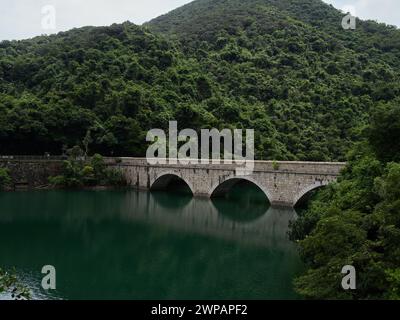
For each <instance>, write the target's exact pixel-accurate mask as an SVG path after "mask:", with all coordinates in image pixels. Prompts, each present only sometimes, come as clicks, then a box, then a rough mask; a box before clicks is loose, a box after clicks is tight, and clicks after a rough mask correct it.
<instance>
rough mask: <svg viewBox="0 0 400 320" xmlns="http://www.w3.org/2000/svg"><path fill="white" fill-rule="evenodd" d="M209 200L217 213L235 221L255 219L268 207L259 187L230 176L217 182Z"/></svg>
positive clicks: (266, 198)
mask: <svg viewBox="0 0 400 320" xmlns="http://www.w3.org/2000/svg"><path fill="white" fill-rule="evenodd" d="M211 200H212V202H213V205H214V207H215V208H216V209H217V210H218V212H219V213H221V214H222V215H223V216H225V217H226V218H228V219H229V220H232V221H237V222H251V221H255V220H257V219H259V218H260V217H261V216H263V215H264V214H266V213H267V211H268V209H269V207H270V203H269V199H268V196H267V194H266V193H265V192H264V191H263V190H262V189H261V187H259V186H258V185H257V183H255V182H253V181H250V180H247V179H244V178H232V179H228V180H226V181H224V182H223V183H221V184H219V185H218V186H217V187H216V188H215V189H214V190H213V191H212V193H211Z"/></svg>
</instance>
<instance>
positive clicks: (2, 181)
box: [0, 168, 11, 190]
mask: <svg viewBox="0 0 400 320" xmlns="http://www.w3.org/2000/svg"><path fill="white" fill-rule="evenodd" d="M10 184H11V177H10V174H9V172H8V170H7V169H5V168H0V190H4V189H6V188H7V187H9V186H10Z"/></svg>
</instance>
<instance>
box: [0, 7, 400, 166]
mask: <svg viewBox="0 0 400 320" xmlns="http://www.w3.org/2000/svg"><path fill="white" fill-rule="evenodd" d="M337 17H341V13H340V12H338V11H337V10H335V9H334V8H333V7H330V6H327V5H326V4H323V3H322V2H321V1H319V0H307V1H301V2H300V1H298V0H285V1H272V0H242V1H238V0H213V1H210V0H198V1H195V2H193V3H191V4H188V5H186V6H184V7H182V8H180V9H177V10H175V11H172V12H171V13H169V14H167V15H165V16H163V17H160V18H157V19H155V20H153V21H152V22H150V23H148V24H146V25H145V26H143V27H139V26H135V25H133V24H131V23H124V24H122V25H112V26H110V27H101V28H93V27H88V28H81V29H75V30H71V31H68V32H64V33H60V34H58V35H54V36H50V37H38V38H34V39H31V40H26V41H11V42H10V41H4V42H2V43H0V153H2V154H6V153H8V154H10V153H19V154H28V153H36V154H42V153H43V152H45V151H48V152H51V153H53V154H54V153H60V152H61V150H62V148H63V146H68V147H71V146H73V145H75V144H80V145H82V141H83V139H84V138H85V136H86V135H88V134H89V135H90V138H91V139H89V140H91V143H90V147H89V149H90V151H91V152H101V153H103V154H105V155H108V154H114V155H130V156H143V155H144V154H145V150H146V145H145V143H144V141H145V134H146V132H147V130H149V129H152V128H167V127H168V121H169V120H173V119H175V120H178V124H179V127H180V128H187V127H189V128H194V129H196V130H199V129H201V128H209V127H217V128H220V129H221V128H253V129H255V132H256V155H257V158H258V159H277V160H283V159H285V160H343V159H344V156H345V154H346V152H347V151H348V150H349V149H350V147H351V146H352V144H353V143H354V141H357V140H358V139H359V138H360V132H361V130H362V128H363V125H364V124H366V123H367V122H368V115H369V111H370V109H371V108H373V107H374V106H376V105H378V104H391V103H398V98H397V96H398V95H399V92H400V86H399V67H398V66H399V57H400V54H399V50H398V48H399V46H398V45H397V42H396V41H397V40H396V39H398V38H399V31H397V30H394V29H393V28H391V27H387V26H382V25H378V24H376V23H373V22H363V23H360V25H361V27H360V30H358V29H357V30H356V32H353V31H344V30H342V29H340V21H338V22H337V24H336V22H334V21H336V19H337ZM324 19H325V20H326V21H331V22H330V23H325V24H323V26H321V21H322V20H324ZM325 20H324V21H325ZM372 35H373V36H372ZM363 38H368V39H369V40H368V42H364V41H362V39H363ZM353 40H354V41H353ZM378 43H379V46H378V45H377V44H378ZM385 43H386V44H387V43H390V45H385Z"/></svg>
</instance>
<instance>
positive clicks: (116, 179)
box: [49, 154, 126, 188]
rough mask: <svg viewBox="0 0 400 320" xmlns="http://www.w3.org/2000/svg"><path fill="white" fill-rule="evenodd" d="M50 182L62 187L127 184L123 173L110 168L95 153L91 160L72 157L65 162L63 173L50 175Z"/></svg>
mask: <svg viewBox="0 0 400 320" xmlns="http://www.w3.org/2000/svg"><path fill="white" fill-rule="evenodd" d="M49 182H50V184H51V185H52V186H54V187H61V188H81V187H94V186H125V185H126V180H125V178H124V177H123V175H122V173H121V172H119V171H117V170H114V169H108V168H107V165H106V164H105V162H104V159H103V157H102V156H101V155H99V154H95V155H94V156H93V157H92V158H90V159H89V160H81V159H77V158H74V157H70V158H69V159H68V160H65V161H64V163H63V171H62V174H61V175H59V176H55V177H50V178H49Z"/></svg>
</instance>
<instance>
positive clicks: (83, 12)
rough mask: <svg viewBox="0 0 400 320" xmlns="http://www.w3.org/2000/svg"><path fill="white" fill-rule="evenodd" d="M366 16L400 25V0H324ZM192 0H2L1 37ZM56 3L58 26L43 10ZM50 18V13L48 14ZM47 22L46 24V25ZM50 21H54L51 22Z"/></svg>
mask: <svg viewBox="0 0 400 320" xmlns="http://www.w3.org/2000/svg"><path fill="white" fill-rule="evenodd" d="M324 1H325V2H327V3H331V4H333V5H334V6H335V7H336V8H339V9H345V10H346V12H347V11H349V12H351V13H353V14H355V15H356V16H358V17H360V18H362V19H372V20H377V21H379V22H385V23H388V24H393V25H397V26H400V0H324ZM188 2H191V0H0V8H1V11H0V40H12V39H25V38H31V37H33V36H36V35H41V34H49V33H54V32H58V31H65V30H69V29H71V28H74V27H82V26H87V25H94V26H101V25H110V24H112V23H120V22H123V21H127V20H129V21H131V22H133V23H136V24H142V23H143V22H146V21H148V20H150V19H152V18H155V17H157V16H159V15H160V14H164V13H167V12H168V11H170V10H172V9H175V8H177V7H179V6H181V5H183V4H185V3H188ZM48 5H52V6H53V7H54V8H55V9H56V11H55V13H56V15H55V18H56V19H55V22H56V24H55V28H54V29H44V27H43V25H47V26H51V21H52V20H51V19H43V18H46V14H43V13H42V9H43V8H44V7H45V8H46V6H48ZM47 17H49V16H47ZM43 22H44V24H43ZM49 23H50V24H49Z"/></svg>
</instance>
